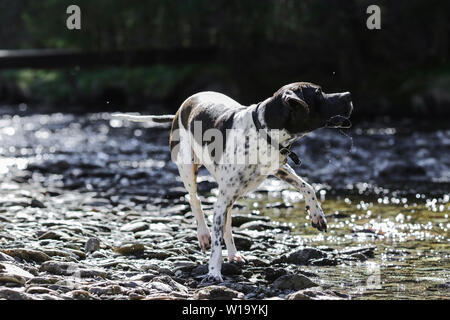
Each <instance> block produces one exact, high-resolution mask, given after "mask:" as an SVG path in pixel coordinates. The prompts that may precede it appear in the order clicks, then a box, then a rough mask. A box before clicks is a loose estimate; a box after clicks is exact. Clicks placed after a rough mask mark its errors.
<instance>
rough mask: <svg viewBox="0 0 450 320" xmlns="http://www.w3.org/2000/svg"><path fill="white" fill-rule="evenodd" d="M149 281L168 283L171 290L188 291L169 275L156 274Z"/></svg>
mask: <svg viewBox="0 0 450 320" xmlns="http://www.w3.org/2000/svg"><path fill="white" fill-rule="evenodd" d="M151 282H152V283H154V282H160V283H164V284H166V285H168V286H169V287H170V288H171V289H172V291H178V292H183V293H187V292H188V288H186V287H185V286H184V285H182V284H181V283H178V282H176V281H175V280H173V279H172V278H171V277H169V276H158V277H155V278H153V279H152V281H151Z"/></svg>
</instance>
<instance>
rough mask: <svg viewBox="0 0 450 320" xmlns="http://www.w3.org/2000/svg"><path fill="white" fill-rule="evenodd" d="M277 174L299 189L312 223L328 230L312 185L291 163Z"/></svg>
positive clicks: (322, 229) (323, 229)
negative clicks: (297, 172)
mask: <svg viewBox="0 0 450 320" xmlns="http://www.w3.org/2000/svg"><path fill="white" fill-rule="evenodd" d="M275 176H276V177H277V178H279V179H281V180H283V181H286V182H287V183H289V184H290V185H292V186H293V187H294V188H296V189H297V190H299V191H300V192H301V193H302V194H303V197H304V198H305V203H306V211H307V212H308V213H309V216H310V217H311V225H312V226H313V227H314V228H317V229H318V230H319V231H325V232H326V231H327V221H326V219H325V216H324V214H323V211H322V208H321V207H320V203H319V202H318V201H317V197H316V193H315V192H314V189H313V187H312V186H310V185H309V184H308V183H306V182H305V181H304V180H303V179H302V178H300V177H299V176H298V175H297V174H296V173H295V171H294V169H292V168H291V167H290V166H289V165H287V164H285V165H283V166H281V167H280V169H278V171H277V173H276V174H275Z"/></svg>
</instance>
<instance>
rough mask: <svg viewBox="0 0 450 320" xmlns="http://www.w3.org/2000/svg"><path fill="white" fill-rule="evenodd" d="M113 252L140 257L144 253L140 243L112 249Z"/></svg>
mask: <svg viewBox="0 0 450 320" xmlns="http://www.w3.org/2000/svg"><path fill="white" fill-rule="evenodd" d="M114 251H115V252H117V253H119V254H121V255H140V254H143V253H144V251H145V246H144V245H143V244H141V243H129V244H125V245H122V246H120V247H117V248H114Z"/></svg>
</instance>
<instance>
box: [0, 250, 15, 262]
mask: <svg viewBox="0 0 450 320" xmlns="http://www.w3.org/2000/svg"><path fill="white" fill-rule="evenodd" d="M0 261H7V262H14V261H15V260H14V258H13V257H11V256H9V255H7V254H5V253H3V252H0Z"/></svg>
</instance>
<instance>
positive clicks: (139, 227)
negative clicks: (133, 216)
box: [120, 221, 149, 232]
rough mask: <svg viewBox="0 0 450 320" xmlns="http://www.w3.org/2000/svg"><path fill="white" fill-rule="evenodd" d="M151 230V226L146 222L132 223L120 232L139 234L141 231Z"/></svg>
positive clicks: (123, 227)
mask: <svg viewBox="0 0 450 320" xmlns="http://www.w3.org/2000/svg"><path fill="white" fill-rule="evenodd" d="M148 228H149V225H148V224H147V223H145V222H140V221H138V222H131V223H127V224H126V225H124V226H122V227H121V228H120V231H124V232H139V231H145V230H147V229H148Z"/></svg>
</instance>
